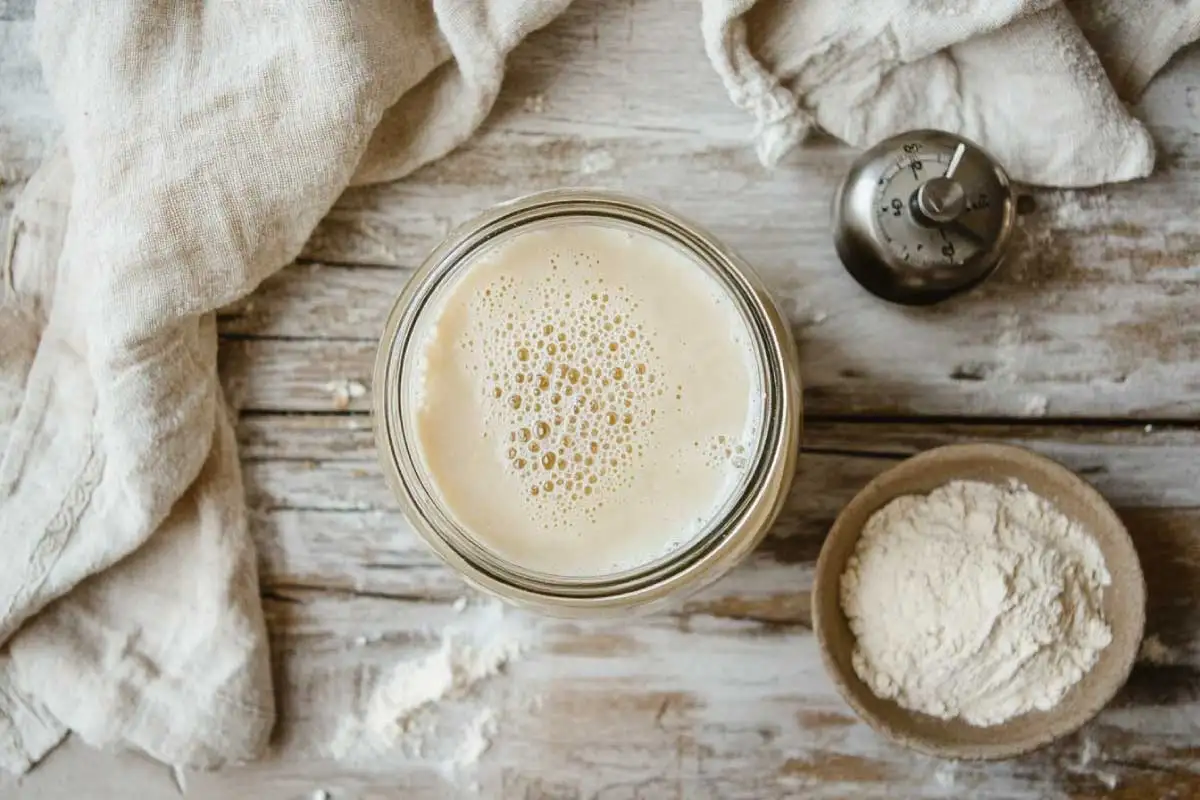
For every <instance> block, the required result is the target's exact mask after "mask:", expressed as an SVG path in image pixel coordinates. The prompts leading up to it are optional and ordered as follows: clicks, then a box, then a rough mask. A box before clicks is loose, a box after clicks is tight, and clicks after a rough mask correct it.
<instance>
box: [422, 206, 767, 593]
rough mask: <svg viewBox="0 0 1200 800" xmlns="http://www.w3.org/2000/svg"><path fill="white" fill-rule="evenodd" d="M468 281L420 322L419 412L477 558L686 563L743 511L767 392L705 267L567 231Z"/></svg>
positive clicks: (641, 236)
mask: <svg viewBox="0 0 1200 800" xmlns="http://www.w3.org/2000/svg"><path fill="white" fill-rule="evenodd" d="M460 273H461V274H460V275H459V276H456V277H455V278H454V279H452V282H451V283H450V285H448V286H447V287H445V288H444V289H443V291H442V293H441V294H440V296H438V297H435V298H434V299H433V301H432V302H433V304H434V305H433V307H432V308H431V309H428V310H427V312H424V313H423V316H424V317H425V318H426V320H427V321H426V322H425V324H424V328H423V329H419V330H418V332H417V336H416V338H415V341H416V342H418V343H419V344H418V345H416V346H417V347H419V348H420V357H419V358H418V360H417V364H418V366H417V374H416V380H415V381H414V383H413V384H412V388H411V390H410V392H411V393H410V394H409V397H410V402H415V403H416V413H415V420H416V426H415V427H416V437H415V440H416V444H417V451H418V453H419V456H420V459H421V461H422V462H423V467H424V469H425V470H426V471H427V474H428V478H429V483H430V485H431V487H432V488H433V489H434V490H435V492H436V493H437V494H438V495H439V497H440V501H441V504H442V506H443V507H444V509H445V510H446V511H447V513H448V514H449V515H450V516H451V517H452V518H453V519H454V520H455V521H456V522H457V523H458V524H459V525H460V526H461V527H462V528H464V529H465V530H466V532H467V533H469V534H470V535H471V537H472V538H473V539H474V540H475V541H476V542H478V543H479V544H480V545H482V546H483V547H485V548H486V549H488V550H491V551H492V552H494V553H495V554H497V555H498V556H500V557H502V558H504V559H506V560H508V561H510V562H512V563H513V564H515V565H517V566H519V567H521V568H523V569H526V570H531V571H536V572H542V573H548V574H552V575H559V576H570V577H596V576H601V575H606V574H611V573H614V572H621V571H624V570H628V569H633V568H636V567H638V566H641V565H645V564H648V563H650V562H653V561H656V560H658V559H660V558H662V557H663V556H666V555H668V554H669V553H671V552H672V551H673V550H676V549H677V548H679V547H682V546H685V545H687V544H688V543H689V542H691V541H692V540H694V539H695V537H696V536H698V535H699V534H701V533H703V532H705V530H706V529H707V528H708V527H709V526H710V525H711V524H712V523H713V522H714V520H715V519H716V518H718V517H720V516H721V514H722V512H723V511H724V510H725V509H726V507H727V505H728V504H729V503H730V502H731V501H733V500H734V499H736V497H737V496H738V494H739V492H740V491H741V490H742V487H743V484H744V481H745V478H746V473H747V471H748V470H749V469H750V468H751V467H752V466H753V464H754V460H755V457H756V454H757V451H758V447H759V438H760V434H761V422H762V414H763V408H762V402H763V401H762V398H763V385H762V381H763V378H762V375H761V369H760V367H759V365H758V362H757V357H756V351H755V349H754V346H753V341H754V339H753V337H752V334H751V331H750V328H749V326H748V325H747V322H746V320H745V319H744V317H743V315H742V314H741V313H740V312H739V310H738V309H737V307H736V306H735V305H734V302H733V301H732V300H731V299H730V297H729V296H728V294H727V293H726V291H725V289H724V288H723V287H722V286H721V285H720V284H719V283H718V282H717V280H716V279H715V278H714V277H712V276H711V275H709V273H708V272H707V271H706V270H705V268H704V267H702V266H701V265H700V264H699V263H697V262H696V261H694V260H693V259H692V258H691V257H689V256H687V255H685V254H684V253H683V252H681V251H679V250H677V249H676V248H675V247H672V246H671V245H669V244H667V243H666V242H665V241H662V240H659V239H658V238H656V237H655V236H654V235H652V234H650V233H648V232H642V231H640V230H637V229H635V228H632V227H624V226H620V225H618V224H616V223H613V224H604V223H598V222H582V221H578V222H576V221H571V222H559V223H557V224H554V225H551V226H545V227H541V228H535V229H533V230H527V231H521V232H517V233H515V234H513V235H511V236H510V237H509V238H507V239H502V240H500V241H499V243H497V244H493V245H491V246H490V247H488V248H485V249H484V250H482V251H481V252H480V253H479V254H478V255H477V256H475V257H474V258H473V260H471V261H469V262H468V263H466V264H465V265H463V267H462V268H461V270H460Z"/></svg>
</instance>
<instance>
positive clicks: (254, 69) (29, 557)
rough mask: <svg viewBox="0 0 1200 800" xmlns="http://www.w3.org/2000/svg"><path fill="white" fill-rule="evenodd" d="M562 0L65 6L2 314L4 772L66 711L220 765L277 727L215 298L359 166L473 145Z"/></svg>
mask: <svg viewBox="0 0 1200 800" xmlns="http://www.w3.org/2000/svg"><path fill="white" fill-rule="evenodd" d="M563 5H565V2H564V1H562V0H491V1H490V2H484V1H483V0H473V1H472V0H437V1H436V2H433V3H431V4H430V3H409V2H401V3H397V2H391V0H355V2H352V3H340V2H339V3H334V2H321V1H320V0H288V2H286V3H282V2H272V3H232V2H221V3H193V2H170V1H169V0H120V1H119V2H118V1H117V0H112V1H111V2H103V3H75V2H67V0H43V1H42V2H41V3H40V4H39V6H38V8H37V15H36V26H35V27H36V31H37V34H36V36H37V42H36V47H37V50H38V53H39V56H40V58H41V62H42V65H43V70H44V72H45V78H46V82H47V84H48V85H49V87H50V90H51V93H52V94H53V96H54V99H55V102H56V104H57V106H58V109H59V110H60V112H61V114H62V117H63V123H64V134H63V148H62V149H61V150H60V151H59V152H58V153H56V154H55V155H54V156H53V157H51V158H50V159H49V160H48V161H47V162H46V164H44V165H43V167H42V168H41V170H40V171H39V172H38V173H37V175H36V176H35V177H34V178H33V179H32V180H31V182H30V184H29V186H28V187H27V188H26V190H25V191H24V193H23V195H22V197H21V199H20V200H19V202H18V207H17V208H16V210H15V213H14V215H13V219H12V221H11V230H12V237H13V241H12V244H11V252H10V253H9V258H8V259H7V265H6V268H5V270H4V274H3V276H2V278H3V284H4V287H5V288H4V300H3V304H2V305H0V329H2V330H3V337H2V338H0V453H2V454H3V455H2V460H0V543H3V547H4V551H5V558H4V561H3V563H0V642H3V641H7V648H6V650H5V651H3V655H2V656H0V766H2V767H4V768H5V769H7V770H9V771H14V772H21V771H23V770H25V769H28V767H29V766H30V765H31V764H32V763H34V762H36V761H37V760H38V759H39V758H40V757H42V756H43V755H44V754H45V753H46V752H47V750H48V749H49V748H51V747H53V746H54V744H55V743H57V742H58V741H59V740H60V739H61V737H62V736H63V735H64V733H65V732H66V731H67V730H68V729H69V730H72V731H75V732H76V733H78V734H80V735H81V736H82V737H83V738H84V739H85V740H86V741H88V742H89V743H91V744H93V745H96V746H110V745H122V746H127V747H133V748H137V749H140V750H143V751H145V752H147V753H149V754H150V755H152V756H154V757H155V758H158V759H161V760H162V761H165V762H168V763H171V764H180V765H189V766H201V767H212V766H216V765H219V764H220V763H223V762H225V761H230V760H240V759H248V758H252V757H254V756H255V755H257V754H259V753H260V752H261V751H262V749H263V747H264V745H265V743H266V741H267V738H268V736H269V734H270V732H271V728H272V725H273V722H274V708H273V695H272V689H271V680H270V667H269V662H268V647H267V638H266V630H265V626H264V623H263V616H262V611H261V607H260V604H259V600H258V586H257V578H256V572H255V560H254V553H253V548H252V546H251V543H250V541H249V537H248V534H247V530H246V513H245V507H244V500H243V498H242V484H241V477H240V474H239V471H238V461H237V457H236V450H235V443H234V436H233V429H232V427H231V424H230V416H229V413H228V412H227V410H226V408H225V405H224V402H223V399H222V394H221V390H220V386H219V384H218V382H217V372H216V353H217V340H216V329H215V322H214V317H213V311H214V310H215V309H216V308H218V307H220V306H222V305H225V304H227V303H229V302H230V301H233V300H235V299H236V298H238V297H241V296H243V295H245V294H246V293H247V292H249V291H251V290H253V289H254V287H255V286H257V285H258V283H259V282H260V281H262V279H263V278H265V277H266V276H268V275H270V274H271V273H272V272H274V271H275V270H277V269H279V268H280V267H282V266H284V265H285V264H287V263H288V262H289V261H291V260H292V259H293V258H294V257H295V256H296V254H297V253H298V252H299V251H300V248H301V246H302V245H303V243H304V241H305V240H306V239H307V237H308V236H309V234H310V232H311V231H312V229H313V228H314V227H315V226H316V224H317V222H318V220H320V219H321V217H322V216H323V215H324V214H325V213H326V211H327V210H328V209H329V207H330V206H331V205H332V203H333V201H334V200H335V199H336V198H337V196H338V195H339V194H340V193H341V191H342V190H343V189H344V188H345V187H346V186H347V185H348V184H350V183H352V182H356V181H368V180H389V179H392V178H397V177H400V176H402V175H404V174H406V173H408V172H411V171H412V170H413V169H415V168H417V167H419V166H420V165H422V164H424V163H426V162H428V161H430V160H431V159H434V158H437V157H439V156H441V155H443V154H444V153H446V152H447V151H449V150H450V149H452V148H453V147H455V146H456V145H458V144H459V143H460V142H462V141H463V139H464V138H465V137H466V136H468V135H469V134H470V133H471V131H473V130H474V129H475V127H476V126H477V125H478V124H479V123H480V121H481V120H482V119H483V118H484V116H485V115H486V114H487V112H488V110H489V109H490V107H491V105H492V103H493V101H494V99H495V97H496V94H497V92H498V91H499V88H500V83H501V79H502V75H503V66H504V59H505V56H506V54H507V53H508V51H509V50H511V49H512V47H513V46H514V45H515V44H516V43H517V42H518V41H520V40H521V39H522V38H523V37H524V36H525V35H526V34H527V33H529V32H530V31H531V30H534V29H535V28H538V27H540V26H541V25H543V24H545V23H546V22H548V21H549V20H550V19H551V18H552V17H553V16H554V15H555V14H556V13H557V12H558V11H559V10H560V9H561V7H562V6H563Z"/></svg>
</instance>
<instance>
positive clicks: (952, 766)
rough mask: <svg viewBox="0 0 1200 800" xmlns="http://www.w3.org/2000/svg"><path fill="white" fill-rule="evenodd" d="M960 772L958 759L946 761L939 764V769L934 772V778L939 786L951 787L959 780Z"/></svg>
mask: <svg viewBox="0 0 1200 800" xmlns="http://www.w3.org/2000/svg"><path fill="white" fill-rule="evenodd" d="M957 773H958V762H957V761H945V762H943V763H941V764H939V765H938V768H937V770H935V771H934V773H933V779H934V780H935V781H937V784H938V786H941V787H943V788H950V787H952V786H954V784H955V783H957V782H958V781H957V780H956V775H957Z"/></svg>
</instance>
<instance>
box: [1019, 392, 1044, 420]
mask: <svg viewBox="0 0 1200 800" xmlns="http://www.w3.org/2000/svg"><path fill="white" fill-rule="evenodd" d="M1049 407H1050V401H1049V400H1047V399H1046V395H1044V394H1031V395H1027V396H1026V397H1025V405H1024V408H1023V410H1024V412H1025V416H1027V417H1044V416H1046V410H1047V409H1048V408H1049Z"/></svg>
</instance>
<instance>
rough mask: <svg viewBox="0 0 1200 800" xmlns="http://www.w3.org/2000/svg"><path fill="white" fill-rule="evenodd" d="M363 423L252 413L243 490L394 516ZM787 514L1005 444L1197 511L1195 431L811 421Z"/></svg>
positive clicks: (827, 508) (1199, 436)
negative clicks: (906, 470)
mask: <svg viewBox="0 0 1200 800" xmlns="http://www.w3.org/2000/svg"><path fill="white" fill-rule="evenodd" d="M370 426H371V421H370V418H369V417H367V416H362V415H360V416H340V415H328V416H326V415H321V416H282V415H254V416H250V417H246V418H244V419H243V420H242V421H241V423H240V424H239V437H240V440H241V441H242V442H243V443H244V447H245V455H246V458H247V459H248V463H247V464H246V470H247V483H248V484H250V496H251V497H252V498H253V500H254V502H255V503H256V504H258V505H260V506H262V507H264V508H277V507H278V508H321V509H327V510H350V511H354V510H380V509H382V510H389V509H393V508H395V506H394V503H393V501H392V499H391V493H390V492H389V491H388V489H387V488H386V487H385V486H384V485H383V482H382V477H381V476H380V474H379V468H378V464H377V461H376V456H375V450H374V444H373V438H372V435H371V433H370V431H371V427H370ZM803 438H804V441H803V447H804V449H805V452H804V454H803V455H802V457H801V459H800V463H799V467H798V476H797V481H796V485H795V487H794V488H793V491H792V503H791V504H790V505H789V508H791V509H793V510H794V511H795V512H796V514H797V515H804V516H808V515H817V516H819V517H821V518H822V519H831V517H830V516H829V515H830V514H831V513H832V512H835V511H836V510H837V509H838V508H840V506H841V505H842V504H844V503H845V502H846V501H847V500H848V499H849V497H850V494H851V493H853V492H854V491H856V490H857V488H858V487H860V486H861V485H863V484H865V483H866V482H867V481H868V480H869V479H870V478H871V477H873V476H874V475H875V474H877V473H878V472H879V471H881V470H883V469H885V468H886V467H888V466H890V465H892V464H894V463H896V461H898V460H900V459H901V458H904V457H906V456H908V455H912V454H914V453H916V452H919V451H921V450H925V449H928V448H930V447H935V446H938V445H941V444H949V443H954V442H968V441H1007V442H1011V443H1013V444H1017V445H1020V446H1025V447H1030V448H1032V449H1034V450H1036V451H1039V452H1042V453H1044V454H1046V455H1048V456H1050V457H1051V458H1055V459H1057V460H1059V461H1061V462H1062V463H1064V464H1066V465H1067V466H1068V467H1070V468H1071V469H1074V470H1076V471H1077V472H1079V473H1080V474H1081V475H1083V476H1085V477H1086V478H1088V479H1089V480H1090V481H1091V482H1092V483H1093V484H1095V485H1096V487H1097V488H1098V489H1099V490H1100V491H1101V492H1102V493H1103V494H1105V495H1106V496H1107V497H1108V498H1109V500H1110V502H1112V503H1113V504H1114V505H1116V506H1117V507H1119V508H1169V507H1183V508H1186V507H1200V431H1197V430H1196V429H1194V428H1181V427H1174V428H1172V427H1165V428H1164V427H1158V428H1155V427H1153V426H1151V429H1150V430H1149V431H1147V430H1146V429H1145V428H1144V427H1142V426H1137V425H1135V426H1127V427H1102V426H1066V425H1046V426H1041V425H1012V426H1009V425H965V424H943V425H936V426H935V425H926V424H920V423H908V424H905V423H894V422H889V423H858V422H854V423H837V422H827V421H820V420H811V421H809V423H808V425H807V426H806V429H805V432H804V437H803Z"/></svg>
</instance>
